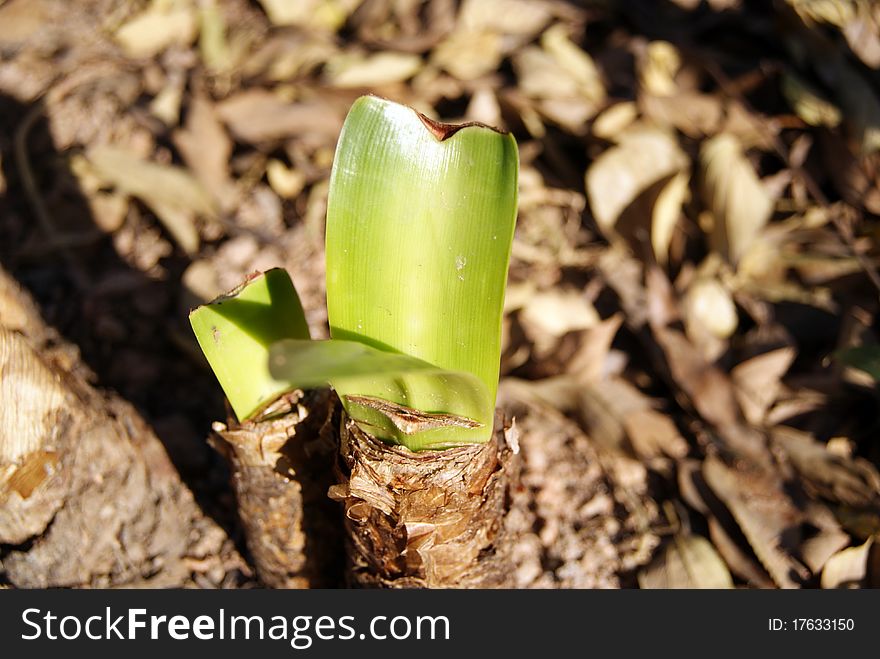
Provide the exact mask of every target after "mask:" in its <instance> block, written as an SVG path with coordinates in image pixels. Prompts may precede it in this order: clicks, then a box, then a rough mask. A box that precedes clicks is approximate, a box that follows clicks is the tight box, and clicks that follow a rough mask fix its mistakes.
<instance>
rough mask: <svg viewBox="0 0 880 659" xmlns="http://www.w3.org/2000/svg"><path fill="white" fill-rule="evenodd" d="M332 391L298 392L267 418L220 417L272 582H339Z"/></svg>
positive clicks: (222, 440) (263, 568) (253, 542)
mask: <svg viewBox="0 0 880 659" xmlns="http://www.w3.org/2000/svg"><path fill="white" fill-rule="evenodd" d="M333 403H334V398H333V397H332V396H331V394H330V392H329V391H326V390H323V391H313V392H309V393H308V394H306V395H305V396H304V397H301V393H300V392H296V393H295V394H293V395H290V396H286V397H284V398H282V399H281V401H279V403H278V404H277V405H275V406H273V407H274V408H275V409H274V410H273V414H272V415H271V416H269V418H266V419H264V420H260V421H254V422H246V423H244V424H237V423H234V422H230V423H229V427H227V426H225V425H223V424H221V423H218V424H215V427H214V430H215V432H216V434H217V439H218V441H215V443H214V444H215V446H216V447H217V448H218V450H220V451H221V453H223V454H224V455H225V456H226V458H227V460H228V461H229V464H230V467H231V471H232V479H233V485H234V487H235V492H236V496H237V498H238V512H239V516H240V518H241V522H242V526H243V527H244V530H245V536H246V539H247V546H248V550H249V551H250V554H251V560H252V562H253V565H254V567H255V568H256V571H257V575H258V576H259V577H260V580H261V581H262V582H263V583H264V584H265V585H267V586H270V587H272V588H315V587H318V588H320V587H332V586H338V585H339V583H340V581H341V577H342V539H341V534H340V531H339V527H340V520H339V510H338V507H337V506H336V505H335V504H334V503H333V502H332V501H330V499H328V498H327V490H328V488H329V487H330V485H331V474H332V464H333V461H334V458H335V454H336V442H335V441H334V439H333V437H332V431H331V426H330V418H331V415H332V413H333V406H334V405H333Z"/></svg>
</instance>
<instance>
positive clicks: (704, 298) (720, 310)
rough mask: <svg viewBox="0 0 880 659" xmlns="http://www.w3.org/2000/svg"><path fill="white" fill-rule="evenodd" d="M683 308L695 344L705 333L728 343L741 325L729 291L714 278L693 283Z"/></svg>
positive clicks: (701, 278) (686, 324) (700, 278)
mask: <svg viewBox="0 0 880 659" xmlns="http://www.w3.org/2000/svg"><path fill="white" fill-rule="evenodd" d="M683 306H684V323H685V329H686V331H687V334H688V337H689V338H690V339H691V340H693V341H694V342H695V343H698V342H699V337H700V336H701V335H703V334H706V333H708V334H709V335H711V336H712V337H714V338H717V339H727V338H729V337H730V336H731V335H732V334H733V333H734V332H735V331H736V327H737V325H738V324H739V318H738V316H737V313H736V305H735V304H734V303H733V297H732V296H731V295H730V291H728V290H727V288H726V287H725V286H724V285H723V284H722V283H721V282H720V281H718V279H716V278H715V277H698V278H697V279H696V280H695V281H694V282H693V283H691V285H690V286H688V290H687V292H686V293H685V296H684V305H683ZM716 356H717V355H716Z"/></svg>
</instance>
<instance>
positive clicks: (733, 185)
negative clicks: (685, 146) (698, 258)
mask: <svg viewBox="0 0 880 659" xmlns="http://www.w3.org/2000/svg"><path fill="white" fill-rule="evenodd" d="M700 167H701V171H702V191H703V198H704V200H705V203H706V205H707V207H708V208H709V210H710V211H711V212H712V215H713V217H714V224H713V228H712V233H711V235H710V236H709V242H710V244H711V246H712V249H714V250H715V251H716V252H718V253H719V254H721V255H722V256H724V257H725V258H726V259H727V260H728V261H730V262H731V263H736V262H737V261H738V260H739V258H740V257H741V256H742V255H743V254H744V253H745V252H746V251H747V250H748V249H749V247H750V246H751V244H752V242H753V241H754V240H755V238H756V236H757V235H758V233H760V231H761V229H763V228H764V225H765V224H767V221H768V220H769V219H770V216H771V214H772V213H773V201H772V200H771V199H770V197H769V196H768V194H767V192H766V191H765V190H764V187H763V186H762V185H761V182H760V180H758V176H757V174H755V170H754V168H753V167H752V165H751V163H750V162H749V161H748V160H746V158H745V156H744V155H743V153H742V150H741V148H740V144H739V142H738V141H737V139H736V138H735V137H733V136H732V135H728V134H721V135H719V136H717V137H713V138H712V139H710V140H707V141H706V142H704V143H703V146H702V148H701V149H700Z"/></svg>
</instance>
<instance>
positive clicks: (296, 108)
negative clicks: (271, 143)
mask: <svg viewBox="0 0 880 659" xmlns="http://www.w3.org/2000/svg"><path fill="white" fill-rule="evenodd" d="M216 109H217V115H218V116H219V117H220V119H221V120H223V122H224V123H226V125H227V126H229V129H230V130H231V131H232V133H233V134H234V135H235V136H236V137H237V138H239V139H240V140H243V141H245V142H250V143H259V142H263V141H266V140H273V139H279V138H284V137H290V136H292V135H317V136H320V137H324V138H326V139H328V140H335V139H336V136H337V135H338V133H339V129H340V128H341V127H342V117H341V116H340V115H339V114H338V113H337V111H336V108H334V107H332V106H331V107H328V105H327V104H326V103H320V102H302V103H291V102H288V101H286V100H284V99H283V98H281V97H280V96H278V95H277V94H274V93H272V92H270V91H267V90H265V89H250V90H246V91H243V92H240V93H238V94H236V95H234V96H231V97H230V98H227V99H226V100H225V101H223V102H222V103H219V104H218V105H217V108H216Z"/></svg>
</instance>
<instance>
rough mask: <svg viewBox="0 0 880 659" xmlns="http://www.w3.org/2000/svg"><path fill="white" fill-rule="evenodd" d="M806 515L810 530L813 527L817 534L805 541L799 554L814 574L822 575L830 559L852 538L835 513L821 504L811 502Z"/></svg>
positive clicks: (806, 508)
mask: <svg viewBox="0 0 880 659" xmlns="http://www.w3.org/2000/svg"><path fill="white" fill-rule="evenodd" d="M804 515H805V518H806V521H807V522H808V528H809V527H810V526H812V527H814V528H815V529H816V532H815V533H814V534H813V535H810V536H808V537H806V538H805V539H804V541H803V542H802V543H801V546H800V549H799V552H798V553H799V555H800V557H801V559H802V560H803V561H804V563H805V564H806V566H807V567H808V568H810V571H811V572H812V573H813V574H820V573H821V572H822V569H823V568H824V567H825V564H826V563H827V562H828V559H830V558H831V557H832V556H833V555H834V554H836V553H837V552H838V551H840V550H841V549H843V548H844V547H846V546H847V545H848V544H849V543H850V536H849V533H847V532H846V531H844V530H843V529H841V528H840V524H839V523H838V521H837V519H836V518H835V516H834V513H833V512H831V510H830V509H829V508H828V507H827V506H825V505H823V504H821V503H819V502H816V501H810V502H809V503H808V504H807V506H806V507H805V510H804Z"/></svg>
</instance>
